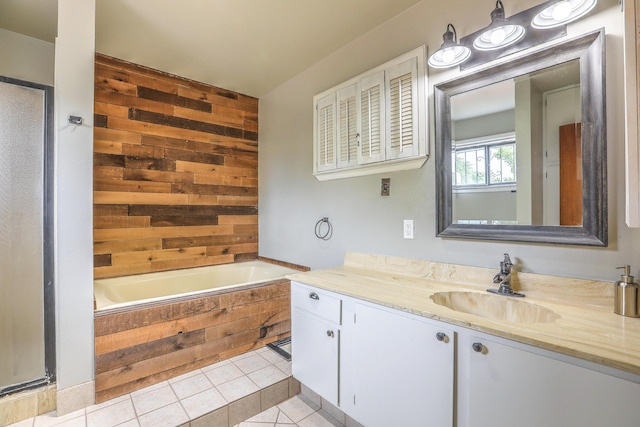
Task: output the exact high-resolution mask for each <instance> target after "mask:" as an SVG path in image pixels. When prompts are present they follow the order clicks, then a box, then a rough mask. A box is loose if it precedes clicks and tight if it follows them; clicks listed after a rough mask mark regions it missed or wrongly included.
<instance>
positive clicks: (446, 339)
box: [436, 332, 449, 342]
mask: <svg viewBox="0 0 640 427" xmlns="http://www.w3.org/2000/svg"><path fill="white" fill-rule="evenodd" d="M436 339H437V340H438V341H444V342H449V337H448V336H447V334H445V333H444V332H438V333H437V334H436Z"/></svg>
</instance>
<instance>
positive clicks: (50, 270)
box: [0, 76, 56, 397]
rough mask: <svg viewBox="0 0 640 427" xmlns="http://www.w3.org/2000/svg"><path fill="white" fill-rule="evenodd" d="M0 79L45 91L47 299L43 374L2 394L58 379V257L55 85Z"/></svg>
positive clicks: (44, 252)
mask: <svg viewBox="0 0 640 427" xmlns="http://www.w3.org/2000/svg"><path fill="white" fill-rule="evenodd" d="M0 82H1V83H8V84H14V85H18V86H23V87H28V88H31V89H38V90H42V91H43V93H44V117H43V120H44V126H43V129H44V135H43V165H44V171H43V178H44V179H43V180H44V183H43V185H44V188H43V212H42V214H43V218H42V220H43V221H42V258H43V259H42V272H43V283H42V287H43V299H44V304H43V305H44V319H43V320H44V376H43V377H41V378H34V379H32V380H28V381H25V382H23V383H20V384H13V385H10V386H7V387H0V397H2V396H6V395H8V394H12V393H17V392H19V391H23V390H28V389H33V388H37V387H42V386H45V385H48V384H51V383H54V382H55V380H56V333H55V332H56V329H55V324H56V323H55V322H56V318H55V281H54V278H55V270H54V266H55V259H54V247H55V246H54V206H53V197H54V195H53V194H54V176H55V175H54V158H55V157H54V156H55V154H54V153H55V151H54V131H53V123H54V98H53V87H51V86H46V85H43V84H39V83H33V82H28V81H24V80H19V79H14V78H11V77H4V76H0Z"/></svg>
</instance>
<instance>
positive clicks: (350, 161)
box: [338, 85, 358, 168]
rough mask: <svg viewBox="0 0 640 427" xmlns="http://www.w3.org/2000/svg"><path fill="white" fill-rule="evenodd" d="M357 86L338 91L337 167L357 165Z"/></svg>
mask: <svg viewBox="0 0 640 427" xmlns="http://www.w3.org/2000/svg"><path fill="white" fill-rule="evenodd" d="M357 92H358V90H357V85H351V86H347V87H345V88H344V89H340V90H339V91H338V167H339V168H346V167H351V166H357V165H358V110H357V107H356V98H357Z"/></svg>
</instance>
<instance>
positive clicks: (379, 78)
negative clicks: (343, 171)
mask: <svg viewBox="0 0 640 427" xmlns="http://www.w3.org/2000/svg"><path fill="white" fill-rule="evenodd" d="M359 87H360V90H359V95H358V101H359V106H358V110H359V117H358V124H359V126H358V128H359V129H360V138H359V140H360V142H359V150H358V163H360V164H365V163H373V162H379V161H382V160H384V157H385V149H384V136H385V131H384V130H385V121H384V114H385V111H384V105H385V101H384V94H385V91H384V72H382V71H381V72H379V73H376V74H372V75H371V76H368V77H364V78H363V79H361V80H360V82H359Z"/></svg>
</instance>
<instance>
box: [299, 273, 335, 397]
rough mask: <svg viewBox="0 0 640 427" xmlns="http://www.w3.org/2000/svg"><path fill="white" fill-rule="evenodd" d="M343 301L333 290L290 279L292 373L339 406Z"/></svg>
mask: <svg viewBox="0 0 640 427" xmlns="http://www.w3.org/2000/svg"><path fill="white" fill-rule="evenodd" d="M341 304H342V301H341V300H340V298H338V297H336V296H335V295H333V294H331V293H328V292H326V291H321V290H318V289H314V288H310V287H308V286H303V285H301V284H299V283H296V282H291V353H292V355H293V354H295V356H293V365H292V373H293V376H294V377H295V378H297V379H298V380H299V381H300V382H302V383H303V384H304V385H306V386H307V387H309V388H310V389H312V390H313V391H315V392H316V393H318V394H319V395H321V396H322V397H323V398H325V399H326V400H327V401H329V402H331V403H332V404H333V405H336V406H338V404H339V401H338V398H339V396H338V363H339V351H340V316H341Z"/></svg>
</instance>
